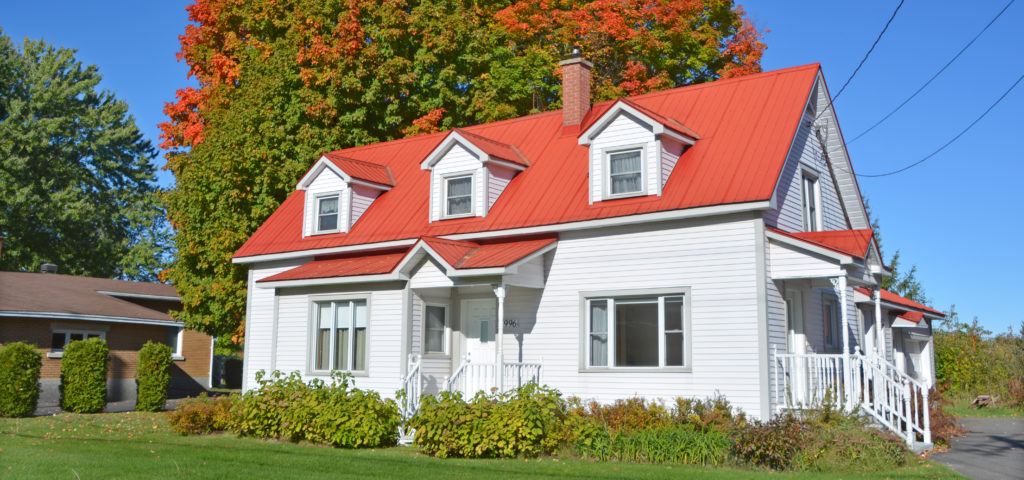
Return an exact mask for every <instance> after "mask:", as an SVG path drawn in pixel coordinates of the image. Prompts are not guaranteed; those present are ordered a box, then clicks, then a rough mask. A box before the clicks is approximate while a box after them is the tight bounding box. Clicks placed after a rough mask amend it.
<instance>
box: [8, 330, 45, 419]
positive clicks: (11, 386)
mask: <svg viewBox="0 0 1024 480" xmlns="http://www.w3.org/2000/svg"><path fill="white" fill-rule="evenodd" d="M42 364H43V358H42V355H41V354H40V353H39V350H37V349H36V347H35V346H32V345H29V344H27V343H23V342H12V343H8V344H6V345H3V346H0V417H25V416H28V415H32V412H34V411H35V410H36V405H37V404H38V402H39V370H40V369H41V368H42Z"/></svg>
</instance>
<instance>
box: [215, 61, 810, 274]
mask: <svg viewBox="0 0 1024 480" xmlns="http://www.w3.org/2000/svg"><path fill="white" fill-rule="evenodd" d="M819 72H820V68H819V66H818V65H817V64H812V65H805V66H801V67H794V68H787V69H783V70H776V71H772V72H764V73H757V74H752V75H747V76H744V77H739V78H734V79H728V80H719V81H714V82H708V83H702V84H698V85H692V86H686V87H680V88H674V89H671V90H665V91H661V92H655V93H649V94H645V95H639V96H635V97H629V98H628V99H627V100H626V101H627V103H628V104H629V105H632V106H639V107H640V108H642V109H643V111H644V112H645V113H647V114H651V115H655V116H656V117H657V119H659V121H662V122H665V123H666V124H667V126H669V127H672V128H673V129H677V130H684V131H686V132H690V133H691V134H692V135H693V136H695V137H697V138H699V140H697V142H696V143H695V144H694V145H693V146H692V147H690V148H687V149H686V151H685V152H684V153H683V155H682V156H681V157H680V158H679V161H678V162H677V164H676V166H675V168H674V170H673V171H672V174H671V175H670V176H669V178H668V181H667V183H666V184H665V188H664V189H663V192H662V195H661V196H657V195H650V196H642V197H632V198H624V199H617V200H608V201H602V202H593V203H591V202H589V201H588V196H587V193H586V192H587V188H588V187H587V178H588V166H587V165H588V162H587V158H588V150H587V147H586V146H585V145H580V144H579V142H578V136H579V134H580V133H581V132H582V130H581V129H576V128H565V127H563V126H562V112H561V111H557V110H556V111H550V112H545V113H539V114H534V115H528V116H525V117H520V118H515V119H510V120H502V121H497V122H492V123H486V124H482V125H476V126H472V127H465V128H462V129H460V130H459V131H460V133H462V134H463V135H467V134H468V136H471V137H472V140H471V141H473V142H478V141H479V143H481V144H484V143H488V142H485V141H482V140H479V138H480V137H484V138H486V139H487V140H490V141H492V142H493V143H496V144H501V145H504V146H507V148H504V147H503V151H506V150H507V151H506V152H505V156H514V155H512V153H509V152H513V153H518V154H522V157H523V158H528V159H529V166H528V167H527V168H526V169H525V170H524V171H523V172H521V173H519V174H518V175H516V176H515V178H513V179H512V181H511V182H509V184H508V186H507V187H506V188H505V191H504V193H502V195H501V196H500V197H499V198H498V199H497V201H495V203H494V205H493V206H492V207H491V209H490V210H489V211H488V213H487V215H486V216H485V217H468V218H459V219H448V220H441V221H434V222H431V221H430V215H429V214H428V209H429V203H430V202H429V188H430V172H429V171H427V170H423V169H421V168H420V163H421V162H422V161H423V160H424V159H426V158H427V156H428V155H429V154H430V153H431V152H432V151H433V150H434V149H435V148H436V147H437V146H438V145H439V144H440V143H441V142H442V141H444V140H445V138H446V137H447V136H448V135H450V134H451V132H440V133H433V134H425V135H419V136H415V137H410V138H405V139H401V140H393V141H389V142H382V143H375V144H371V145H365V146H361V147H353V148H348V149H344V150H339V151H336V152H332V153H331V154H330V155H336V156H343V157H345V158H352V159H357V160H362V161H364V162H370V163H373V164H376V165H382V166H386V167H388V168H389V170H390V172H391V173H392V174H393V175H394V187H393V188H391V190H389V191H387V192H385V193H383V194H381V195H380V196H379V197H378V198H377V199H376V200H374V202H373V204H372V205H370V206H369V207H368V208H367V209H366V211H365V212H364V213H363V215H362V216H361V217H360V218H359V221H358V222H356V223H355V224H354V225H353V226H352V228H351V229H350V230H349V231H348V232H345V233H333V234H327V235H315V236H303V234H302V223H303V212H302V210H303V208H304V204H305V200H304V198H305V193H306V192H305V191H303V190H296V191H295V192H293V193H292V194H291V195H290V196H288V198H287V199H285V201H284V202H283V203H282V204H281V206H280V207H278V209H277V211H275V212H274V213H273V214H272V215H271V216H270V218H268V219H267V220H266V221H265V222H264V223H263V225H261V226H260V227H259V229H257V230H256V232H255V233H253V235H252V236H251V237H250V238H249V240H248V241H246V242H245V244H244V245H242V247H241V248H239V249H238V250H237V251H236V252H235V255H234V256H235V258H243V257H251V256H259V255H266V254H275V253H283V252H297V251H303V250H315V249H323V248H332V247H342V246H349V245H360V244H369V243H377V242H387V241H393V240H412V239H420V238H424V237H438V236H445V235H454V234H460V233H477V232H488V231H491V232H493V231H496V230H506V229H514V228H521V227H534V226H542V225H554V224H562V223H568V222H578V221H585V220H595V219H604V218H613V217H622V216H628V215H636V214H644V213H652V212H663V211H670V210H682V209H689V208H695V207H707V206H713V205H724V204H736V203H747V202H757V201H766V200H768V199H770V198H771V196H772V193H773V192H774V191H775V185H776V183H777V180H778V178H779V175H780V173H781V171H782V166H783V164H784V163H785V161H786V157H787V154H788V152H789V148H790V145H791V144H792V141H793V138H794V136H795V135H796V131H797V128H798V127H799V122H800V119H801V117H802V115H803V112H804V108H805V106H806V103H807V98H808V95H809V94H810V92H811V89H812V88H813V87H814V84H815V81H816V79H817V76H818V73H819ZM615 103H616V101H614V100H613V101H606V102H599V103H596V104H594V105H593V107H592V108H591V110H590V112H589V113H588V114H587V116H586V117H585V118H584V119H583V122H582V124H581V126H580V128H582V126H584V125H588V124H591V123H592V122H593V121H595V120H596V119H597V118H599V117H600V116H601V115H602V114H604V113H606V112H607V111H608V110H609V109H610V108H612V107H613V106H614V104H615ZM488 146H492V144H491V143H488ZM513 147H514V149H513ZM329 158H330V157H329ZM316 160H317V159H310V162H311V163H313V162H315V161H316Z"/></svg>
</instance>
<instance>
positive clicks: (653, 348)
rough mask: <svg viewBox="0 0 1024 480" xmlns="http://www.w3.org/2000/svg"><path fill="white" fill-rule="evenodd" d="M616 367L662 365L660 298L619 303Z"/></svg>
mask: <svg viewBox="0 0 1024 480" xmlns="http://www.w3.org/2000/svg"><path fill="white" fill-rule="evenodd" d="M615 365H616V366H620V367H656V366H658V299H657V298H644V299H628V300H616V301H615Z"/></svg>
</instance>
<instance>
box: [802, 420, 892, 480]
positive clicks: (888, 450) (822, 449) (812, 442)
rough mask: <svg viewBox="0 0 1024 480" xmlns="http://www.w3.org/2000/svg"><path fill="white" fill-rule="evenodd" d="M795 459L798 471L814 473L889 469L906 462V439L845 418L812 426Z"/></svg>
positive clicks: (860, 421) (862, 421)
mask: <svg viewBox="0 0 1024 480" xmlns="http://www.w3.org/2000/svg"><path fill="white" fill-rule="evenodd" d="M804 439H805V443H804V444H803V445H802V446H801V448H800V450H799V453H797V455H796V456H795V457H794V458H793V466H794V467H795V468H797V469H799V470H808V471H814V472H835V471H843V472H849V471H862V472H872V471H880V470H890V469H893V468H897V467H900V466H902V465H904V464H906V463H907V458H908V454H909V452H908V450H907V449H906V447H904V443H903V440H901V439H900V438H897V437H896V436H895V435H892V434H891V433H889V432H884V431H882V430H879V429H877V428H872V427H871V426H869V425H867V424H866V423H865V421H864V420H863V419H861V418H859V417H854V416H850V415H844V416H843V417H842V418H840V419H837V420H834V421H833V422H831V423H817V424H815V423H813V422H812V423H810V434H808V435H805V436H804Z"/></svg>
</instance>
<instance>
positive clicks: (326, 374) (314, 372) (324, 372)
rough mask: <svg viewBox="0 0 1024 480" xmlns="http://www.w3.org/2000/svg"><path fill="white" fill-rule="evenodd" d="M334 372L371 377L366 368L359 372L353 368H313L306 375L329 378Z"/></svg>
mask: <svg viewBox="0 0 1024 480" xmlns="http://www.w3.org/2000/svg"><path fill="white" fill-rule="evenodd" d="M333 372H341V373H347V374H349V375H352V376H353V377H369V376H370V372H367V371H366V370H361V371H358V372H355V371H351V370H334V371H327V370H312V371H307V372H306V375H307V376H310V377H324V378H329V377H330V376H331V373H333Z"/></svg>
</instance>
